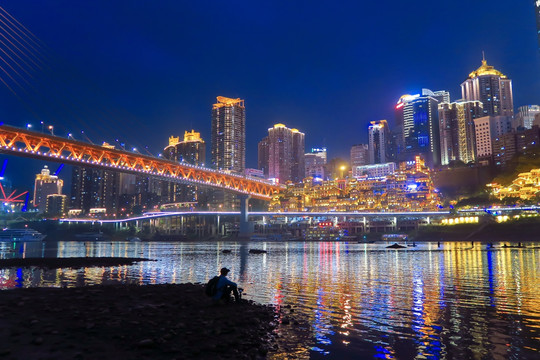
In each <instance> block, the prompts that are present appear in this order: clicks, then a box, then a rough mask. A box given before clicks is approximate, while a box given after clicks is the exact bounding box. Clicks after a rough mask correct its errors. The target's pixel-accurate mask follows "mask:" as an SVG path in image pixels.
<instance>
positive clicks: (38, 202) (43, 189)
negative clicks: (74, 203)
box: [33, 166, 64, 212]
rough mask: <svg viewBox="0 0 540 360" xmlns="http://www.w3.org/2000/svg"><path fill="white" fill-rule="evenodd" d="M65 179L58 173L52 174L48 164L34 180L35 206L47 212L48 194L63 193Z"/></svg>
mask: <svg viewBox="0 0 540 360" xmlns="http://www.w3.org/2000/svg"><path fill="white" fill-rule="evenodd" d="M63 186H64V181H63V180H62V179H59V178H58V176H56V175H51V171H50V170H49V168H48V166H45V167H44V168H43V170H41V173H39V174H37V175H36V179H35V182H34V200H33V203H34V206H35V207H37V208H38V209H39V211H40V212H45V211H46V209H47V196H48V195H56V194H62V187H63Z"/></svg>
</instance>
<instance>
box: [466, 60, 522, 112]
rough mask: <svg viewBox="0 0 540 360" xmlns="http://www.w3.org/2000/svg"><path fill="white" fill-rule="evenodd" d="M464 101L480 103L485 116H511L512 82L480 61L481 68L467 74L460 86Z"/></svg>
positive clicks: (512, 102)
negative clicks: (467, 76)
mask: <svg viewBox="0 0 540 360" xmlns="http://www.w3.org/2000/svg"><path fill="white" fill-rule="evenodd" d="M461 94H462V97H463V99H464V100H468V101H481V102H482V104H483V107H484V109H483V111H484V115H486V116H498V115H502V116H512V115H513V114H514V99H513V94H512V80H510V79H508V78H507V76H506V75H504V74H503V73H501V72H500V71H498V70H496V69H495V68H494V67H493V66H490V65H488V64H487V61H486V59H485V58H484V59H482V66H480V67H479V68H478V69H476V70H475V71H473V72H472V73H470V74H469V78H468V79H467V80H465V81H464V82H463V83H462V84H461Z"/></svg>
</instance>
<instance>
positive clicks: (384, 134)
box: [368, 120, 390, 164]
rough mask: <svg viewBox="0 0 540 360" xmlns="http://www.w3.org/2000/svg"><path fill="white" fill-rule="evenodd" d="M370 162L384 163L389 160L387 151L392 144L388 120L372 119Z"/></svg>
mask: <svg viewBox="0 0 540 360" xmlns="http://www.w3.org/2000/svg"><path fill="white" fill-rule="evenodd" d="M368 137H369V145H368V151H369V163H370V164H382V163H385V162H387V160H388V159H387V156H386V153H387V152H388V147H389V144H390V130H389V128H388V123H387V122H386V120H380V121H372V122H371V125H369V127H368Z"/></svg>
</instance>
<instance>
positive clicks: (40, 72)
mask: <svg viewBox="0 0 540 360" xmlns="http://www.w3.org/2000/svg"><path fill="white" fill-rule="evenodd" d="M350 3H351V4H340V2H336V1H267V2H264V3H262V2H257V1H226V2H206V1H133V0H131V1H110V0H109V1H73V0H70V1H59V0H57V1H54V0H51V1H30V0H5V1H0V6H2V8H3V9H5V10H6V11H7V12H8V13H9V14H11V15H12V16H13V17H15V18H16V19H17V20H18V21H20V23H21V24H23V25H24V26H25V27H26V29H28V30H29V31H31V32H32V33H33V34H34V35H35V36H36V37H37V38H39V41H41V43H40V42H39V41H38V40H36V42H35V43H31V44H33V46H32V47H30V46H27V49H26V50H25V49H19V51H15V52H17V53H18V54H19V55H20V59H19V58H18V57H16V56H14V54H12V58H13V60H9V59H8V58H7V57H6V54H5V53H4V52H1V51H0V57H2V59H4V60H5V61H6V62H8V63H10V65H11V68H10V67H9V66H7V64H6V63H5V62H3V61H2V60H1V59H0V65H2V66H3V69H4V71H0V76H2V78H3V80H4V81H5V82H6V83H7V84H8V85H9V86H10V88H11V90H10V89H8V87H6V86H5V84H2V83H0V121H3V122H5V123H7V124H10V125H15V126H21V127H24V126H25V125H26V124H27V123H31V124H33V126H34V128H35V129H36V128H38V129H39V127H40V125H39V124H40V121H44V122H45V124H53V125H54V127H55V128H54V132H55V134H57V135H62V136H67V134H68V133H73V134H74V136H75V137H76V138H79V139H82V138H83V136H82V135H81V131H82V130H83V131H84V132H85V134H86V135H87V136H88V137H89V138H90V139H91V140H92V141H93V142H95V143H101V142H102V141H108V142H110V143H115V140H116V139H118V141H119V142H124V143H126V147H129V148H131V147H137V148H138V149H140V151H141V152H143V153H146V151H143V150H142V149H143V148H144V147H145V146H147V147H148V150H149V151H150V152H152V153H154V154H157V153H159V152H161V151H162V149H163V147H165V146H166V145H167V143H168V137H169V136H170V135H180V136H183V133H184V131H185V130H190V129H191V128H193V129H195V130H196V131H200V132H201V133H202V136H203V138H204V139H205V140H206V142H207V146H208V148H207V149H208V151H207V156H208V159H209V158H210V126H211V106H212V104H213V103H214V102H215V101H216V96H218V95H222V96H227V97H232V98H236V97H239V98H242V99H245V104H246V128H247V134H246V136H247V166H248V167H256V166H257V142H258V141H259V140H260V139H261V138H263V137H264V136H266V134H267V128H268V127H270V126H272V125H273V124H275V123H277V122H282V123H284V124H286V125H287V126H289V127H294V128H298V129H299V130H300V131H303V132H304V133H305V134H306V149H309V148H311V147H318V146H327V147H328V151H329V158H332V157H338V156H339V157H344V158H348V156H349V149H350V146H351V145H353V144H357V143H363V142H367V124H368V123H369V122H370V121H373V120H380V119H388V120H389V122H390V124H393V122H394V112H393V109H394V105H395V103H396V101H397V100H398V98H399V97H400V96H401V95H403V94H406V93H418V92H420V90H421V88H422V87H426V88H429V89H432V90H443V89H444V90H448V91H450V93H451V97H452V100H457V99H459V98H460V97H461V91H460V84H461V82H462V81H463V80H465V78H466V77H467V75H468V74H469V73H470V72H471V71H473V70H475V69H476V68H478V67H479V66H480V63H481V59H482V51H485V54H486V59H487V60H488V63H489V64H490V65H493V66H495V68H497V69H498V70H500V71H502V72H503V73H505V74H506V75H508V76H509V77H510V78H511V79H512V80H513V89H514V106H515V107H516V108H517V107H518V106H521V105H526V104H539V103H540V51H539V50H538V48H537V39H536V23H535V14H534V6H533V3H534V2H533V1H532V0H530V1H508V0H493V1H484V0H455V1H423V0H418V1H394V0H389V1H362V2H360V1H355V2H350ZM4 14H5V13H4ZM0 19H4V18H2V17H0ZM0 33H2V34H6V24H4V23H2V22H0ZM2 40H4V42H5V38H3V37H2V36H0V41H2ZM38 44H39V46H38ZM6 46H8V45H2V44H1V43H0V49H4V50H5V51H7V52H8V53H9V50H7V49H6ZM23 69H24V70H23ZM14 71H17V72H16V73H15V72H14ZM6 73H7V74H6ZM17 73H18V74H17ZM8 75H9V76H8ZM14 81H15V82H14ZM39 130H40V129H39ZM4 158H6V156H5V155H2V156H0V159H4ZM42 165H43V163H42V162H37V161H29V160H21V159H19V158H11V160H10V165H9V166H8V170H7V174H6V176H7V177H9V178H11V179H12V180H13V182H14V184H15V185H16V186H18V187H20V188H21V189H24V190H29V189H30V188H31V186H32V182H33V174H35V173H36V172H38V171H39V169H40V168H41V167H42ZM57 166H58V165H56V164H52V166H51V167H53V168H56V167H57ZM61 175H62V176H61V177H63V178H65V179H66V180H67V178H69V177H70V174H69V172H64V173H62V174H61Z"/></svg>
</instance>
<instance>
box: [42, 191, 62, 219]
mask: <svg viewBox="0 0 540 360" xmlns="http://www.w3.org/2000/svg"><path fill="white" fill-rule="evenodd" d="M45 212H46V213H47V214H49V215H58V216H61V215H63V214H65V213H66V212H67V196H66V195H61V194H51V195H47V206H46V209H45Z"/></svg>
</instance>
